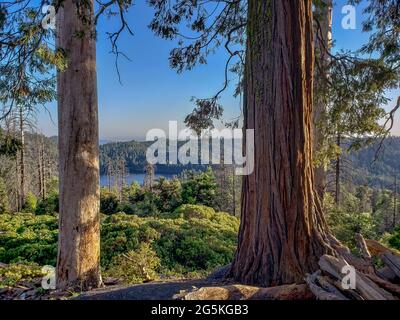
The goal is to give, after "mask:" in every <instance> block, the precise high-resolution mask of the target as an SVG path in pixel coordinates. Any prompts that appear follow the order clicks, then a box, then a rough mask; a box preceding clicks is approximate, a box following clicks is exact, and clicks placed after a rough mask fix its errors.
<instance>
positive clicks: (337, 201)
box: [335, 133, 342, 206]
mask: <svg viewBox="0 0 400 320" xmlns="http://www.w3.org/2000/svg"><path fill="white" fill-rule="evenodd" d="M336 144H337V146H338V147H339V148H340V146H341V144H342V137H341V135H340V133H338V135H337V141H336ZM340 173H341V155H340V154H338V155H337V156H336V165H335V204H336V205H337V206H340V193H341V189H340Z"/></svg>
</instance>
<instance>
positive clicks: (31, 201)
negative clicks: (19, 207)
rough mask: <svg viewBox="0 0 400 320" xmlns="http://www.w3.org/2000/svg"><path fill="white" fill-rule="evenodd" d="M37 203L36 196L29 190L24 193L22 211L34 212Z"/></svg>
mask: <svg viewBox="0 0 400 320" xmlns="http://www.w3.org/2000/svg"><path fill="white" fill-rule="evenodd" d="M37 203H38V199H37V198H36V196H35V195H34V194H33V193H32V192H29V193H28V194H27V195H26V199H25V205H24V210H23V211H24V212H31V213H33V212H35V211H36V207H37Z"/></svg>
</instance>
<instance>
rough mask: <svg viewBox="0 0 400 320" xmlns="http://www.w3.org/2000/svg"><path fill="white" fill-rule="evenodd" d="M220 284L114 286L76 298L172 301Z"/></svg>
mask: <svg viewBox="0 0 400 320" xmlns="http://www.w3.org/2000/svg"><path fill="white" fill-rule="evenodd" d="M218 285H221V283H220V282H213V281H210V280H206V279H199V280H180V281H171V282H151V283H144V284H137V285H131V286H114V287H107V288H103V289H96V290H92V291H90V292H87V293H84V294H82V295H80V296H79V297H77V298H76V299H77V300H172V299H173V296H174V295H176V294H179V293H180V291H182V290H188V291H189V290H192V289H193V288H194V287H196V288H200V287H204V286H208V287H210V286H218Z"/></svg>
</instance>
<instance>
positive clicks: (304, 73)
mask: <svg viewBox="0 0 400 320" xmlns="http://www.w3.org/2000/svg"><path fill="white" fill-rule="evenodd" d="M312 20H313V18H312V1H311V0H306V1H292V0H271V1H259V0H249V1H248V21H249V23H248V26H247V34H248V36H247V54H246V66H245V90H244V104H245V105H244V116H245V129H254V135H255V159H254V160H255V161H254V162H255V168H254V172H253V173H252V174H251V175H249V176H245V177H244V180H243V191H242V212H241V226H240V231H239V241H238V248H237V252H236V256H235V259H234V262H233V264H232V270H231V273H232V275H233V277H234V278H235V279H236V280H237V281H239V282H241V283H246V284H256V285H260V286H275V285H281V284H290V283H300V282H303V281H304V277H305V275H306V274H307V273H313V272H314V271H316V270H317V269H318V260H319V258H320V257H321V256H322V255H323V254H325V253H332V252H333V250H332V249H331V248H330V246H329V241H328V239H327V232H328V231H327V226H326V223H325V220H324V217H323V214H322V209H321V205H320V203H319V201H318V199H317V198H318V197H316V196H315V193H314V173H313V157H312V153H313V150H312V97H313V74H314V70H313V66H314V48H313V31H312V30H313V26H312Z"/></svg>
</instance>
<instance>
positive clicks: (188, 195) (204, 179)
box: [182, 168, 217, 207]
mask: <svg viewBox="0 0 400 320" xmlns="http://www.w3.org/2000/svg"><path fill="white" fill-rule="evenodd" d="M216 190H217V183H216V182H215V177H214V173H213V171H212V169H211V168H208V169H207V171H205V172H200V173H198V172H193V171H188V172H186V173H185V174H184V177H183V183H182V203H189V204H203V205H206V206H209V207H211V206H212V205H213V203H214V202H215V199H214V198H215V192H216Z"/></svg>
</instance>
